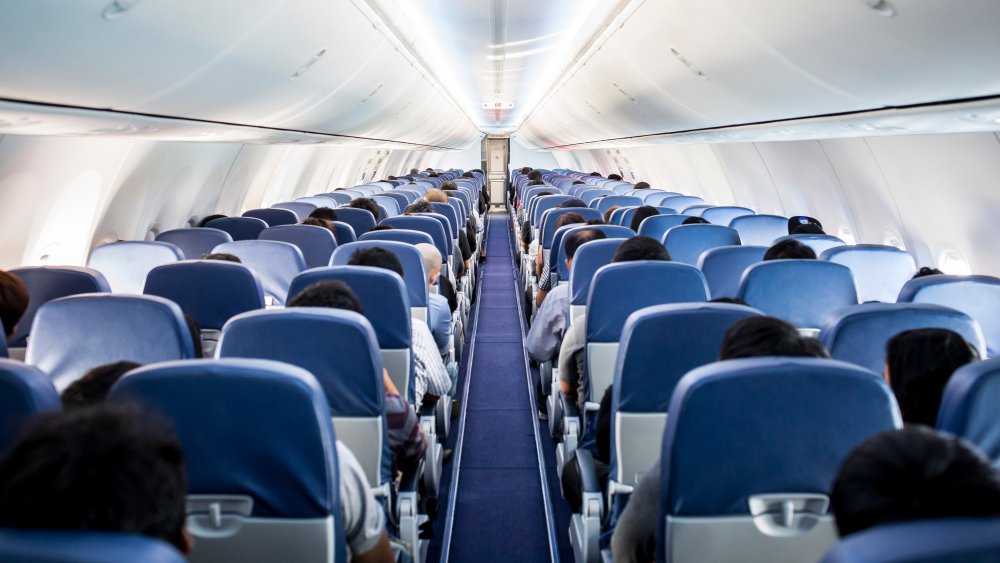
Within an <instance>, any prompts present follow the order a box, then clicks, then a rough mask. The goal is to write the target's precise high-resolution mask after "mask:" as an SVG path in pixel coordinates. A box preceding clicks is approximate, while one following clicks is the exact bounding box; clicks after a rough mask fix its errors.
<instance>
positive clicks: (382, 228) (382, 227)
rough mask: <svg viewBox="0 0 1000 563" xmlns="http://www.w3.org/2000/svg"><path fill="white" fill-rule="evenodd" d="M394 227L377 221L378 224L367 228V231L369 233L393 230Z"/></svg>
mask: <svg viewBox="0 0 1000 563" xmlns="http://www.w3.org/2000/svg"><path fill="white" fill-rule="evenodd" d="M395 228H396V227H393V226H392V225H386V224H383V223H379V224H378V225H375V226H374V227H372V228H370V229H368V232H369V233H370V232H372V231H391V230H393V229H395Z"/></svg>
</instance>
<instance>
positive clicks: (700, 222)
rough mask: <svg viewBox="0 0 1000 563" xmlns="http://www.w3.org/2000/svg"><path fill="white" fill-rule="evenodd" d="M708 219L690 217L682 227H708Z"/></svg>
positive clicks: (683, 222) (682, 223)
mask: <svg viewBox="0 0 1000 563" xmlns="http://www.w3.org/2000/svg"><path fill="white" fill-rule="evenodd" d="M708 224H709V223H708V219H705V218H703V217H688V218H687V219H685V220H684V221H682V222H681V225H708Z"/></svg>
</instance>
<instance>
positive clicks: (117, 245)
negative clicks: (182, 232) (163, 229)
mask: <svg viewBox="0 0 1000 563" xmlns="http://www.w3.org/2000/svg"><path fill="white" fill-rule="evenodd" d="M183 259H184V253H183V252H181V249H180V248H177V247H176V246H174V245H172V244H170V243H168V242H149V241H122V242H112V243H109V244H105V245H102V246H98V247H97V248H95V249H94V250H93V251H91V253H90V259H89V260H87V267H88V268H92V269H94V270H97V271H98V272H101V273H102V274H103V275H104V279H105V280H107V282H108V285H109V286H110V287H111V291H113V292H115V293H142V286H143V284H145V283H146V274H148V273H149V271H150V270H152V269H153V268H155V267H157V266H160V265H162V264H169V263H171V262H177V261H178V260H183Z"/></svg>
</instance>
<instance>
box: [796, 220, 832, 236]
mask: <svg viewBox="0 0 1000 563" xmlns="http://www.w3.org/2000/svg"><path fill="white" fill-rule="evenodd" d="M791 234H793V235H825V234H826V233H825V232H823V229H822V228H820V227H819V226H818V225H814V224H812V223H807V224H805V225H796V226H795V228H794V229H792V232H791Z"/></svg>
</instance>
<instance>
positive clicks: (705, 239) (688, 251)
mask: <svg viewBox="0 0 1000 563" xmlns="http://www.w3.org/2000/svg"><path fill="white" fill-rule="evenodd" d="M739 244H741V243H740V235H739V233H737V232H736V230H735V229H730V228H729V227H723V226H722V225H708V224H699V225H679V226H677V227H673V228H671V229H669V230H667V232H666V233H665V234H664V235H663V246H665V247H667V252H669V253H670V258H671V259H672V260H674V261H675V262H683V263H685V264H691V265H692V266H693V265H695V264H697V263H698V258H699V257H700V256H701V253H702V252H705V251H706V250H708V249H710V248H716V247H719V246H734V245H739Z"/></svg>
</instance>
